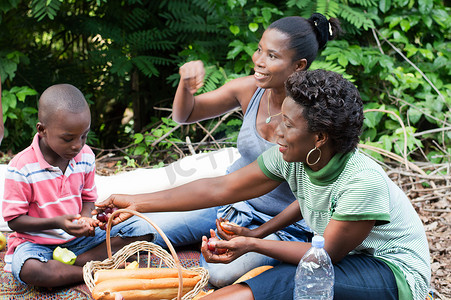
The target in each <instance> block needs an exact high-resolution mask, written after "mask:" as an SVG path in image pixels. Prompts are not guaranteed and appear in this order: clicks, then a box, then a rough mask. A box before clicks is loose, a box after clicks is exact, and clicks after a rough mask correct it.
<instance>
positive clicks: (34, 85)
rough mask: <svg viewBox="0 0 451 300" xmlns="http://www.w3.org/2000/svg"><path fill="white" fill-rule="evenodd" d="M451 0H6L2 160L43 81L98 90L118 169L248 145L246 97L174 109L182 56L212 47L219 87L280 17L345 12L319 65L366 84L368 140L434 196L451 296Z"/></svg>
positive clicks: (99, 119) (100, 139)
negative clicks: (176, 113)
mask: <svg viewBox="0 0 451 300" xmlns="http://www.w3.org/2000/svg"><path fill="white" fill-rule="evenodd" d="M450 10H451V9H450V7H449V3H447V2H446V1H441V0H419V1H417V0H315V1H311V0H283V1H282V0H281V1H263V0H227V1H223V0H191V1H189V0H170V1H169V0H162V1H152V0H147V1H146V0H141V1H139V0H122V1H116V0H78V1H75V0H68V1H63V0H31V1H20V0H0V29H1V30H0V76H1V80H2V88H3V91H2V108H3V120H4V123H5V136H4V139H3V142H2V144H1V147H0V151H1V153H2V154H3V156H2V157H1V158H0V160H1V161H0V162H3V163H5V162H7V161H8V160H9V159H10V158H11V156H13V155H14V154H15V153H17V152H19V151H21V150H22V149H24V148H25V147H27V146H28V145H29V144H30V142H31V139H32V137H33V135H34V133H35V132H36V129H35V125H36V122H37V101H38V98H39V95H40V94H41V93H42V92H43V91H44V90H45V89H46V88H47V87H49V86H50V85H53V84H56V83H71V84H73V85H75V86H76V87H78V88H79V89H80V90H81V91H82V92H83V93H84V94H85V96H86V98H87V100H88V102H89V104H90V107H91V111H92V116H93V117H92V124H91V132H90V134H89V136H88V144H89V145H90V146H91V147H92V148H93V149H94V151H95V152H96V154H97V156H98V160H99V162H105V164H104V165H103V166H107V167H108V168H109V170H111V169H113V171H114V172H117V171H122V170H126V169H130V168H136V167H162V166H165V165H167V164H168V163H171V162H173V161H174V160H177V159H179V158H181V157H183V156H185V155H187V154H190V153H195V152H199V151H210V150H213V149H217V148H221V147H227V146H236V137H237V133H238V130H239V128H240V125H241V119H242V113H241V111H240V110H235V111H232V112H230V113H228V114H226V115H224V116H222V117H220V118H216V119H213V120H209V121H204V122H199V123H196V124H193V125H183V126H180V125H178V124H176V123H175V122H174V121H173V120H172V119H171V104H172V99H173V96H174V94H175V89H176V85H177V83H178V80H179V75H178V68H179V66H181V65H182V64H183V63H185V62H187V61H190V60H195V59H200V60H202V61H203V62H204V64H205V66H206V79H205V84H204V86H203V87H202V88H201V90H200V91H199V93H203V92H206V91H209V90H213V89H215V88H217V87H219V86H221V85H222V84H224V83H225V82H226V81H229V80H231V79H234V78H237V77H240V76H245V75H249V74H251V73H252V71H253V64H252V59H251V56H252V54H253V52H254V51H255V49H256V48H257V43H258V40H259V38H260V37H261V35H262V33H263V31H264V29H265V28H266V27H267V26H268V25H269V24H270V23H271V22H273V21H275V20H276V19H279V18H281V17H283V16H290V15H298V16H303V17H307V18H308V17H309V16H310V15H311V14H312V13H314V12H319V13H322V14H324V15H326V16H328V17H336V18H338V19H340V21H341V24H342V27H343V29H344V31H345V34H344V35H342V36H341V38H339V39H338V40H335V41H331V42H329V43H328V44H327V47H326V48H325V49H324V50H323V51H322V53H320V56H319V57H318V59H317V60H316V61H315V62H314V63H313V64H312V66H311V69H317V68H323V69H327V70H332V71H336V72H338V73H341V74H343V75H344V76H345V77H346V78H348V79H349V80H351V81H352V82H353V83H354V84H355V85H356V86H357V87H358V88H359V91H360V93H361V96H362V98H363V100H364V104H365V110H366V113H365V123H364V131H363V135H362V137H361V144H360V145H359V146H360V147H361V148H362V149H363V151H366V152H367V153H368V154H369V155H371V156H373V157H374V158H375V159H377V160H378V161H379V162H380V163H381V164H383V165H384V166H385V167H386V169H387V170H388V171H390V170H391V173H392V175H393V174H395V173H396V174H395V175H394V176H395V177H396V178H398V181H399V183H400V185H403V188H404V190H406V191H407V192H408V194H409V197H410V198H411V199H413V200H412V201H413V202H414V204H415V206H416V208H417V210H422V212H423V213H425V212H428V209H429V213H428V214H427V215H422V217H423V218H422V219H423V222H425V225H426V226H430V228H429V229H431V230H434V231H435V232H438V233H440V237H439V238H438V239H437V242H436V241H435V240H434V237H432V236H431V235H429V236H428V238H429V239H430V244H431V245H432V246H431V251H432V252H434V251H436V255H437V256H434V259H433V263H437V264H436V265H435V267H433V271H434V274H435V275H437V274H439V273H440V271H443V276H441V275H440V276H438V277H435V278H433V287H435V288H436V291H437V293H438V295H440V294H441V295H445V296H451V288H450V281H451V280H450V275H449V270H447V269H446V267H448V268H449V266H450V265H451V264H449V262H450V259H449V258H448V259H446V258H447V257H448V256H449V253H450V252H451V249H450V235H451V230H450V229H449V228H450V227H451V210H450V209H449V207H450V206H449V204H450V202H451V200H450V199H451V198H450V197H451V196H450V194H451V192H450V190H451V184H450V182H451V177H450V175H449V174H450V171H449V170H450V159H451V142H450V141H451V83H450V77H451V63H450V58H451V45H450V37H451V30H450V28H451V16H450ZM394 169H396V170H397V171H396V172H394V171H393V170H394ZM99 171H100V172H101V171H102V170H99ZM106 173H108V171H106ZM420 190H421V191H420ZM418 199H420V200H418ZM428 205H429V206H428ZM434 222H435V223H434ZM434 224H435V225H434ZM437 224H438V225H437ZM443 228H444V229H443ZM432 248H433V249H432Z"/></svg>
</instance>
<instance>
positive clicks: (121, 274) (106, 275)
mask: <svg viewBox="0 0 451 300" xmlns="http://www.w3.org/2000/svg"><path fill="white" fill-rule="evenodd" d="M178 276H179V273H178V269H176V268H139V269H114V270H99V271H97V272H95V273H94V283H95V284H96V285H97V284H98V283H100V282H102V281H105V280H112V279H125V278H127V279H156V278H178ZM182 276H183V278H193V277H196V276H199V275H198V274H197V272H195V271H189V270H183V269H182Z"/></svg>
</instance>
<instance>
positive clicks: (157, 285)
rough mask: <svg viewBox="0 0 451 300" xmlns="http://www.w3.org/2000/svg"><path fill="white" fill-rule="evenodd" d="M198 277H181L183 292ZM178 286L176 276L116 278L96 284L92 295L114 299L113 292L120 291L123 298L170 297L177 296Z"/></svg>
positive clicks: (198, 277) (190, 288)
mask: <svg viewBox="0 0 451 300" xmlns="http://www.w3.org/2000/svg"><path fill="white" fill-rule="evenodd" d="M134 271H136V270H134ZM200 279H201V278H200V276H199V275H196V276H194V277H191V278H183V294H185V293H187V292H189V291H190V290H192V289H193V288H194V287H195V286H196V284H197V282H199V280H200ZM178 286H179V279H178V277H177V278H156V279H139V278H138V279H136V278H135V279H130V278H116V279H109V280H104V281H101V282H99V283H98V284H96V286H95V287H94V289H93V290H92V296H93V298H94V299H95V300H100V299H114V294H115V293H116V292H120V293H121V295H122V296H123V297H124V299H172V298H174V297H176V296H177V293H178ZM126 295H128V297H126Z"/></svg>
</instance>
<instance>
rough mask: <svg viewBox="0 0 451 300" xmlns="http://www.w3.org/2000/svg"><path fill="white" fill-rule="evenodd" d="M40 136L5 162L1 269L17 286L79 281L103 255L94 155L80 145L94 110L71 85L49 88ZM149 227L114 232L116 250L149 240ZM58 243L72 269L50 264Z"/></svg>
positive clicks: (137, 224)
mask: <svg viewBox="0 0 451 300" xmlns="http://www.w3.org/2000/svg"><path fill="white" fill-rule="evenodd" d="M38 110H39V111H38V117H39V122H38V123H37V125H36V128H37V134H36V135H35V136H34V139H33V142H32V144H31V146H29V147H28V148H26V149H25V150H23V151H22V152H20V153H19V154H17V155H16V156H15V157H14V159H13V160H11V162H10V163H9V165H8V170H7V173H6V179H5V192H4V200H3V217H4V219H5V220H6V221H7V222H8V226H9V227H10V228H11V229H12V230H13V231H15V233H12V234H11V235H10V236H9V239H8V251H7V253H6V256H5V261H6V266H5V271H10V272H12V273H13V275H14V277H15V278H16V279H17V280H19V281H20V282H21V283H26V284H30V285H36V286H41V287H56V286H63V285H68V284H74V283H78V282H82V281H83V265H84V264H85V263H86V262H88V261H91V260H103V259H105V258H106V257H107V253H106V246H105V239H106V233H105V231H104V230H101V229H100V228H99V227H98V226H99V221H98V220H95V219H92V218H91V211H92V210H93V209H94V202H95V201H96V199H97V190H96V186H95V183H94V175H95V156H94V153H93V152H92V150H91V149H90V148H89V147H88V146H87V145H85V143H86V137H87V136H88V132H89V130H90V126H91V113H90V111H89V107H88V104H87V102H86V100H85V98H84V96H83V94H82V93H81V92H80V91H79V90H78V89H77V88H75V87H74V86H72V85H69V84H58V85H53V86H51V87H49V88H48V89H46V90H45V91H44V93H43V94H42V95H41V97H40V99H39V108H38ZM150 229H151V228H150V224H148V223H147V222H146V221H145V220H143V219H141V218H137V217H134V218H133V219H132V220H131V222H127V223H124V224H122V223H121V224H120V225H119V226H114V227H113V228H112V230H111V236H112V237H113V238H112V240H111V241H112V249H113V251H117V250H119V249H120V248H122V247H123V246H125V245H127V244H129V243H131V242H134V241H137V240H151V239H152V238H153V236H152V235H151V234H150V231H151V230H150ZM57 246H60V247H62V248H67V249H69V250H71V251H72V252H73V253H74V254H75V255H77V258H76V260H75V263H74V265H69V264H64V263H62V262H59V261H57V260H53V250H54V249H55V248H56V247H57Z"/></svg>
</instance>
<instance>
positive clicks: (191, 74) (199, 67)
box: [179, 60, 205, 95]
mask: <svg viewBox="0 0 451 300" xmlns="http://www.w3.org/2000/svg"><path fill="white" fill-rule="evenodd" d="M179 74H180V81H183V84H184V86H185V87H186V89H188V90H189V92H190V93H191V94H193V95H194V94H195V93H196V92H197V90H198V89H200V88H201V87H202V85H203V84H204V76H205V69H204V63H203V62H202V61H200V60H195V61H190V62H187V63H186V64H184V65H183V66H181V67H180V69H179Z"/></svg>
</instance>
